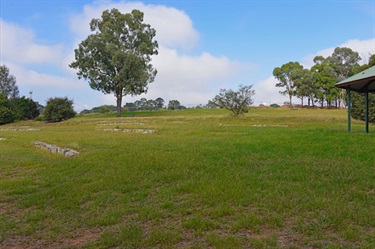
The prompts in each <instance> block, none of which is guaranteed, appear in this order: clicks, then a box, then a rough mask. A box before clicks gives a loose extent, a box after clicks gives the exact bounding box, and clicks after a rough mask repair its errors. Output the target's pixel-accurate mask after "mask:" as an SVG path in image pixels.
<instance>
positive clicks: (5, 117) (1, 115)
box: [0, 93, 14, 125]
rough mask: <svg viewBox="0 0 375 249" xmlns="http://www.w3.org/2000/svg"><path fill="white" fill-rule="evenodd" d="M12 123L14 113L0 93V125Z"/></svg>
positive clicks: (6, 99) (5, 97)
mask: <svg viewBox="0 0 375 249" xmlns="http://www.w3.org/2000/svg"><path fill="white" fill-rule="evenodd" d="M12 122H14V113H13V111H12V109H11V103H10V101H9V99H8V97H7V96H5V95H4V94H1V93H0V125H2V124H8V123H12Z"/></svg>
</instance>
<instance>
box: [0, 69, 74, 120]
mask: <svg viewBox="0 0 375 249" xmlns="http://www.w3.org/2000/svg"><path fill="white" fill-rule="evenodd" d="M41 113H43V118H41V119H42V120H46V121H49V122H59V121H62V120H66V119H69V118H72V117H74V116H75V112H74V109H73V101H72V100H69V99H68V98H50V99H48V101H47V105H46V106H45V107H44V106H42V105H40V104H39V103H38V102H35V101H33V100H32V99H31V98H26V97H25V96H22V97H20V96H19V90H18V87H17V84H16V77H14V76H13V75H11V74H10V73H9V68H8V67H7V66H5V65H2V66H0V125H2V124H7V123H12V122H14V121H15V120H27V119H35V118H37V117H40V114H41Z"/></svg>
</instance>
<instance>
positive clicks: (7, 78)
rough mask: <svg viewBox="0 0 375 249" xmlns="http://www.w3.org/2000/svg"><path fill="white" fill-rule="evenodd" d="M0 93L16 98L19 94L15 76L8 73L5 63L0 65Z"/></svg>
mask: <svg viewBox="0 0 375 249" xmlns="http://www.w3.org/2000/svg"><path fill="white" fill-rule="evenodd" d="M1 93H2V94H4V95H5V96H6V97H8V98H17V97H18V96H19V91H18V87H17V85H16V77H14V76H13V75H11V74H10V73H9V68H8V67H7V66H6V65H2V66H0V94H1Z"/></svg>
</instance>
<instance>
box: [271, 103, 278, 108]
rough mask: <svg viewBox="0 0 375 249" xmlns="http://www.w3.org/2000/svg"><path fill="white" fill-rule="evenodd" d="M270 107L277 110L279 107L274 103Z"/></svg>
mask: <svg viewBox="0 0 375 249" xmlns="http://www.w3.org/2000/svg"><path fill="white" fill-rule="evenodd" d="M270 107H272V108H279V107H280V106H279V105H278V104H276V103H274V104H271V105H270Z"/></svg>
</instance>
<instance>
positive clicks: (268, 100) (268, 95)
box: [254, 76, 288, 106]
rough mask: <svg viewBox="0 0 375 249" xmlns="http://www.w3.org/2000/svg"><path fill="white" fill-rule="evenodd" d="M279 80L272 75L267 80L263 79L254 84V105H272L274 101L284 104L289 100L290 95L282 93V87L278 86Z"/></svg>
mask: <svg viewBox="0 0 375 249" xmlns="http://www.w3.org/2000/svg"><path fill="white" fill-rule="evenodd" d="M276 83H277V80H276V79H275V77H273V76H270V77H268V78H267V79H265V80H262V81H260V82H258V83H257V84H255V85H254V90H255V96H254V99H255V101H254V105H255V106H258V105H260V104H265V105H270V104H273V103H277V104H279V105H280V104H283V103H284V102H285V101H288V97H287V96H284V95H281V94H280V93H279V91H281V90H282V89H281V88H279V87H276Z"/></svg>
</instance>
